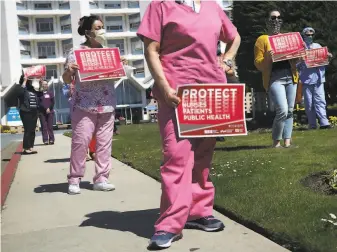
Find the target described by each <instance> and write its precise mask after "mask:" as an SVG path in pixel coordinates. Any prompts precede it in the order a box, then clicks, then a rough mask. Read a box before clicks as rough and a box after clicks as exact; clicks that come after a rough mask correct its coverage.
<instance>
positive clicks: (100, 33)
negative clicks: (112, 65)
mask: <svg viewBox="0 0 337 252" xmlns="http://www.w3.org/2000/svg"><path fill="white" fill-rule="evenodd" d="M94 39H95V40H96V41H97V42H98V43H100V44H101V45H102V46H103V47H107V44H108V43H107V40H106V37H105V29H100V30H96V31H95V37H94Z"/></svg>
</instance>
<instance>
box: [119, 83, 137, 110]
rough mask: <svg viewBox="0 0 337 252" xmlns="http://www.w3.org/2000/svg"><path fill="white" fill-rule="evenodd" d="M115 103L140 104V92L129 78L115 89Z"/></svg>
mask: <svg viewBox="0 0 337 252" xmlns="http://www.w3.org/2000/svg"><path fill="white" fill-rule="evenodd" d="M116 97H117V104H118V105H124V104H141V103H142V94H141V91H140V90H138V89H137V88H136V87H135V86H134V85H133V84H132V83H131V81H129V80H123V82H122V83H121V84H120V85H119V86H118V87H117V89H116Z"/></svg>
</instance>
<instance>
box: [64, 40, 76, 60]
mask: <svg viewBox="0 0 337 252" xmlns="http://www.w3.org/2000/svg"><path fill="white" fill-rule="evenodd" d="M71 48H73V40H72V39H66V40H62V50H63V57H66V56H67V55H68V53H69V50H70V49H71Z"/></svg>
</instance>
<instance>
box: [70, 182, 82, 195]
mask: <svg viewBox="0 0 337 252" xmlns="http://www.w3.org/2000/svg"><path fill="white" fill-rule="evenodd" d="M79 193H81V189H80V185H79V184H70V185H69V187H68V194H71V195H74V194H79Z"/></svg>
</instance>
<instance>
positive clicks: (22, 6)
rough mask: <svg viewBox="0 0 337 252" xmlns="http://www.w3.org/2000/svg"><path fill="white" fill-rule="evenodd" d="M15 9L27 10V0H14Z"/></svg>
mask: <svg viewBox="0 0 337 252" xmlns="http://www.w3.org/2000/svg"><path fill="white" fill-rule="evenodd" d="M16 9H17V10H27V2H26V1H16Z"/></svg>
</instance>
